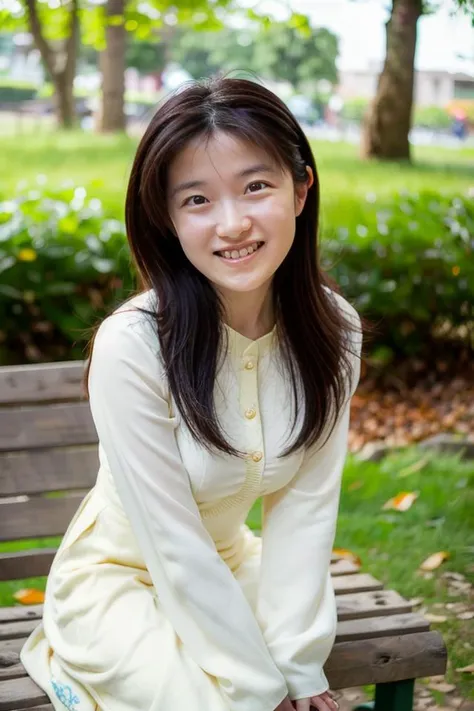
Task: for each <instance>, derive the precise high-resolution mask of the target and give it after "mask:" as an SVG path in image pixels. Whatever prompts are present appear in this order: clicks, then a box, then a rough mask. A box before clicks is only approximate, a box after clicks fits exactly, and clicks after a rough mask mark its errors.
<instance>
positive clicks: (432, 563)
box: [420, 551, 449, 570]
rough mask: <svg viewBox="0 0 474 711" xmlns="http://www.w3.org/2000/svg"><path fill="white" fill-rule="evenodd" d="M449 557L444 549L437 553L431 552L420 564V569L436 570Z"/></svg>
mask: <svg viewBox="0 0 474 711" xmlns="http://www.w3.org/2000/svg"><path fill="white" fill-rule="evenodd" d="M448 558H449V553H447V552H446V551H439V552H438V553H433V555H430V556H429V558H427V559H426V560H425V561H423V563H422V564H421V565H420V570H436V568H439V566H440V565H441V563H443V562H444V561H445V560H447V559H448Z"/></svg>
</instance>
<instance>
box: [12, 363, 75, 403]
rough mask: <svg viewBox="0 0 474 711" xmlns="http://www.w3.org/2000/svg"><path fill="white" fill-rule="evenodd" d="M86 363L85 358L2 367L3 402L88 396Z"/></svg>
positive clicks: (28, 401)
mask: <svg viewBox="0 0 474 711" xmlns="http://www.w3.org/2000/svg"><path fill="white" fill-rule="evenodd" d="M84 366H85V363H84V362H83V361H71V362H64V363H44V364H38V365H9V366H2V368H0V405H7V404H20V403H33V402H44V401H54V400H78V399H80V398H82V397H83V396H84V393H83V389H82V377H83V373H84Z"/></svg>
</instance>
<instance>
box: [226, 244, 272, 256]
mask: <svg viewBox="0 0 474 711" xmlns="http://www.w3.org/2000/svg"><path fill="white" fill-rule="evenodd" d="M262 244H263V242H254V244H251V245H249V246H248V247H243V249H239V250H237V249H233V250H232V251H230V250H226V251H225V252H218V254H219V256H221V257H225V258H226V259H242V257H247V256H248V255H249V254H253V253H254V252H256V251H257V249H258V248H259V247H261V246H262Z"/></svg>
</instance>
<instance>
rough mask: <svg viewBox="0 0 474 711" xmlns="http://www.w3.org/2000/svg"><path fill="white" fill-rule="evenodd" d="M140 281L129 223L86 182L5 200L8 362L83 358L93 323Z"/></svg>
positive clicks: (3, 315)
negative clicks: (110, 211)
mask: <svg viewBox="0 0 474 711" xmlns="http://www.w3.org/2000/svg"><path fill="white" fill-rule="evenodd" d="M132 286H133V284H132V270H131V267H130V263H129V254H128V249H127V246H126V242H125V236H124V227H123V224H122V223H121V222H120V221H118V220H115V219H111V218H107V217H106V216H105V215H104V212H103V209H102V205H101V202H100V200H98V199H94V198H93V199H88V198H87V193H86V190H85V189H84V188H81V187H74V186H69V187H63V188H62V189H60V190H49V189H48V188H46V187H44V186H43V185H38V186H37V187H35V188H34V189H30V190H28V191H24V192H22V194H21V196H19V197H16V198H14V199H13V200H9V201H6V202H3V203H1V204H0V323H1V324H2V327H1V331H0V362H2V361H4V362H5V361H14V362H18V361H20V362H21V361H25V360H26V361H30V360H34V361H35V360H47V361H48V360H61V359H75V358H81V357H83V348H84V345H85V342H86V341H87V338H88V335H89V331H88V329H90V328H91V327H92V326H93V325H94V324H95V322H96V320H97V319H98V318H99V317H100V316H103V315H104V314H105V313H106V312H107V311H108V310H110V308H111V306H112V305H113V303H114V301H115V299H119V300H120V299H121V298H123V297H124V295H126V294H128V293H129V291H130V290H131V289H132Z"/></svg>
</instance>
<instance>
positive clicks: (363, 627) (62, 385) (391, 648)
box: [0, 362, 446, 711]
mask: <svg viewBox="0 0 474 711" xmlns="http://www.w3.org/2000/svg"><path fill="white" fill-rule="evenodd" d="M82 373H83V363H82V362H71V363H56V364H47V365H36V366H29V365H28V366H13V367H3V368H0V541H16V540H21V539H27V538H41V537H45V536H61V535H62V534H63V533H64V532H65V530H66V528H67V526H68V524H69V521H70V520H71V518H72V516H73V514H74V512H75V511H76V509H77V506H78V505H79V502H80V500H81V498H82V497H83V495H84V493H85V491H86V490H88V489H90V488H91V487H92V486H93V485H94V481H95V478H96V474H97V470H98V454H97V435H96V432H95V428H94V424H93V422H92V418H91V414H90V410H89V406H88V403H87V402H86V401H84V399H83V398H82V396H81V393H82V387H81V379H82ZM58 491H61V492H64V495H63V496H62V497H60V498H58V497H57V496H56V497H54V496H51V494H52V492H58ZM54 552H55V551H54V550H52V549H47V548H46V549H38V550H28V551H20V552H17V553H4V554H0V581H6V580H21V579H24V578H28V577H33V576H43V575H47V574H48V571H49V568H50V565H51V562H52V560H53V556H54ZM331 572H332V575H333V580H334V584H335V589H336V593H337V606H338V613H339V624H338V629H337V639H336V644H335V646H334V648H333V651H332V653H331V656H330V658H329V660H328V662H327V665H326V672H327V675H328V677H329V681H330V684H331V687H332V688H333V689H341V688H348V687H354V686H361V685H365V684H376V700H375V709H376V710H377V711H411V709H412V708H413V688H414V680H415V679H416V678H417V677H424V676H431V675H438V674H443V673H444V672H445V669H446V649H445V646H444V643H443V640H442V638H441V636H440V635H439V634H438V633H437V632H434V631H430V626H429V623H428V622H427V621H426V620H425V619H424V618H423V617H422V616H420V615H419V614H415V613H413V612H412V611H411V606H410V603H409V602H408V601H407V600H405V599H404V598H402V597H401V596H400V595H399V594H398V593H397V592H395V591H393V590H385V589H384V588H383V585H382V584H381V583H380V582H378V581H377V580H375V579H374V578H373V577H372V576H371V575H368V574H366V573H361V572H359V570H358V568H357V567H356V566H355V565H354V564H352V563H351V562H349V561H347V560H344V559H337V558H333V561H332V563H331ZM40 617H41V606H30V607H25V606H15V607H0V711H12V710H19V709H26V708H28V709H34V711H49V710H51V711H52V709H53V707H52V705H51V704H50V702H49V700H48V698H47V697H46V696H45V694H44V693H43V691H41V689H39V688H38V687H37V686H36V684H35V683H34V682H33V681H32V680H31V679H30V678H29V677H28V676H27V675H26V672H25V670H24V668H23V666H22V664H21V663H20V660H19V652H20V649H21V647H22V645H23V643H24V641H25V638H26V637H27V636H28V635H29V633H30V632H31V631H32V630H33V629H34V628H35V626H36V625H37V624H38V620H39V619H40ZM368 707H369V706H367V705H366V706H364V708H368ZM361 708H362V707H361ZM203 711H204V710H203Z"/></svg>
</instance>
